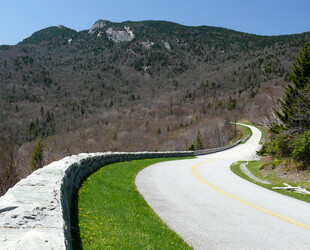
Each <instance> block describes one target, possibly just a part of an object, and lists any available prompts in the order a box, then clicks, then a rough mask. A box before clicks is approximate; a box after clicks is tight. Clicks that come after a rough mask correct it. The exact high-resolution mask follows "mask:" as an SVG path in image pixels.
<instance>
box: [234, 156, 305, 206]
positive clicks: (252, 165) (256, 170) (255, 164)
mask: <svg viewBox="0 0 310 250" xmlns="http://www.w3.org/2000/svg"><path fill="white" fill-rule="evenodd" d="M241 163H244V162H241V161H239V162H237V163H234V164H233V165H231V167H230V169H231V170H232V171H233V172H234V173H235V174H236V175H238V176H240V177H242V178H244V179H246V180H248V181H250V182H253V183H255V184H257V185H260V186H262V187H264V188H267V189H269V190H272V191H274V192H277V193H280V194H283V195H287V196H290V197H293V198H296V199H299V200H302V201H305V202H310V195H307V194H298V193H294V192H288V191H284V190H275V189H272V187H283V186H284V185H283V180H282V179H280V178H279V177H277V176H276V175H270V176H268V177H264V176H262V175H261V172H260V168H261V167H262V166H263V163H262V162H260V161H251V162H249V164H248V165H247V167H248V169H249V170H250V171H251V172H252V174H254V175H255V176H256V177H258V178H259V179H262V180H267V181H270V182H271V183H272V184H263V183H260V182H257V181H254V180H252V179H251V178H250V177H248V176H247V175H245V174H244V173H243V172H242V171H241V170H240V164H241ZM286 183H287V184H289V185H291V186H302V183H293V182H286Z"/></svg>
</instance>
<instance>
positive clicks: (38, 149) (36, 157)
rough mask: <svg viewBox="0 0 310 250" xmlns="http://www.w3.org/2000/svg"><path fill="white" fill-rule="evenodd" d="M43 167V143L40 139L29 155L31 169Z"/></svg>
mask: <svg viewBox="0 0 310 250" xmlns="http://www.w3.org/2000/svg"><path fill="white" fill-rule="evenodd" d="M42 167H43V145H42V142H41V140H39V141H38V143H37V145H36V146H35V147H34V149H33V152H32V156H31V169H32V170H36V169H38V168H42Z"/></svg>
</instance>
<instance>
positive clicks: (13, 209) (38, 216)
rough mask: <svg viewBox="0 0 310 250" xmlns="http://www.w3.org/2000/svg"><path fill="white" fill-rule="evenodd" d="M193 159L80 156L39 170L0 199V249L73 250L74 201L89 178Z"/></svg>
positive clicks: (162, 154)
mask: <svg viewBox="0 0 310 250" xmlns="http://www.w3.org/2000/svg"><path fill="white" fill-rule="evenodd" d="M193 155H194V153H193V152H191V151H186V152H138V153H111V152H108V153H93V154H79V155H73V156H69V157H66V158H63V159H62V160H60V161H55V162H53V163H51V164H49V165H47V166H45V167H43V168H41V169H38V170H36V171H34V172H33V173H32V174H31V175H29V176H28V177H27V178H25V179H23V180H21V181H20V182H18V183H17V184H16V185H15V186H14V187H13V188H11V189H9V190H8V192H7V193H6V194H5V195H4V196H2V197H0V248H1V249H10V250H12V249H40V250H42V249H72V242H71V230H70V225H71V222H70V211H71V199H72V195H73V193H74V192H75V191H76V190H77V189H78V188H79V186H80V184H81V182H82V181H83V180H84V179H85V178H86V177H87V176H89V175H90V174H92V173H94V172H95V171H97V170H98V169H99V168H101V167H103V166H105V165H108V164H111V163H115V162H122V161H130V160H136V159H148V158H161V157H185V156H193Z"/></svg>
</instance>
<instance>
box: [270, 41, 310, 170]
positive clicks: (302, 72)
mask: <svg viewBox="0 0 310 250" xmlns="http://www.w3.org/2000/svg"><path fill="white" fill-rule="evenodd" d="M290 79H291V81H292V83H291V84H290V85H288V86H287V87H286V88H285V92H284V97H283V99H282V100H279V107H278V108H277V109H275V110H274V111H275V114H276V116H277V117H278V118H279V121H280V123H277V124H273V125H272V126H271V127H270V130H271V132H272V135H273V138H272V141H271V142H270V143H269V144H266V147H265V148H267V149H268V150H267V152H269V153H274V154H282V155H284V156H288V157H293V158H295V159H296V160H298V161H303V162H305V163H306V164H308V163H309V162H310V142H309V140H310V136H309V131H310V47H309V45H308V44H305V46H304V48H303V50H302V52H301V53H300V55H299V57H298V58H297V59H296V61H295V63H294V64H293V69H292V73H291V76H290Z"/></svg>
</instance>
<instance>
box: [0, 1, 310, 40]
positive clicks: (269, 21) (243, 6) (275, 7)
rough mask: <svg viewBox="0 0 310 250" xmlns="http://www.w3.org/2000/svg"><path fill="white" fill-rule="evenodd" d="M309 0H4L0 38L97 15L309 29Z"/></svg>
mask: <svg viewBox="0 0 310 250" xmlns="http://www.w3.org/2000/svg"><path fill="white" fill-rule="evenodd" d="M309 13H310V0H259V1H258V0H255V1H254V0H187V1H184V0H109V1H102V0H101V1H100V0H84V1H82V0H53V1H51V0H2V1H1V9H0V23H1V24H0V44H10V45H13V44H16V43H18V42H20V41H21V40H23V39H24V38H26V37H29V36H30V35H31V34H32V33H33V32H35V31H38V30H40V29H43V28H46V27H49V26H55V25H59V24H62V25H65V26H67V27H70V28H72V29H75V30H78V31H80V30H85V29H89V28H90V27H91V26H92V25H93V23H95V21H97V20H99V19H105V20H109V21H113V22H121V21H127V20H131V21H141V20H167V21H172V22H177V23H180V24H184V25H189V26H196V25H210V26H217V27H224V28H229V29H234V30H238V31H242V32H247V33H254V34H259V35H280V34H293V33H301V32H306V31H310V14H309Z"/></svg>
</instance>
